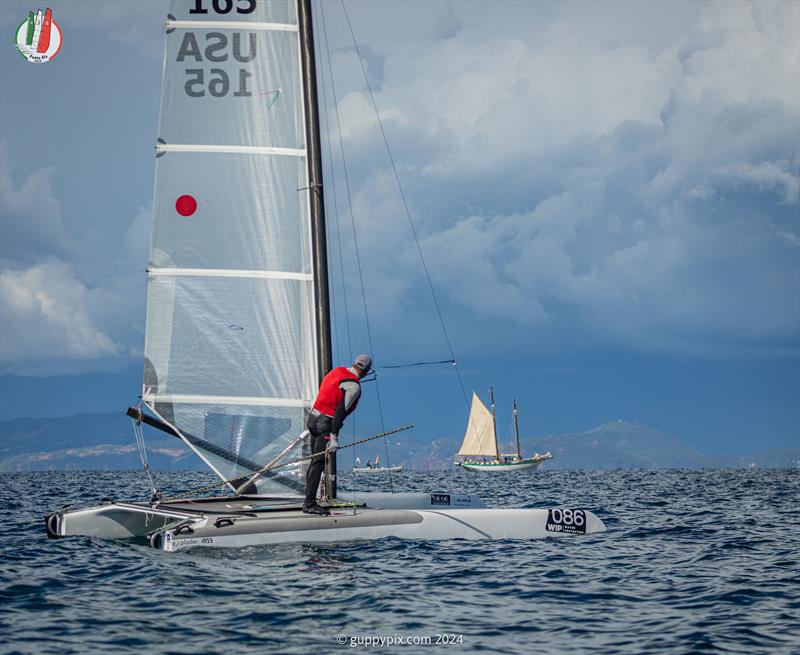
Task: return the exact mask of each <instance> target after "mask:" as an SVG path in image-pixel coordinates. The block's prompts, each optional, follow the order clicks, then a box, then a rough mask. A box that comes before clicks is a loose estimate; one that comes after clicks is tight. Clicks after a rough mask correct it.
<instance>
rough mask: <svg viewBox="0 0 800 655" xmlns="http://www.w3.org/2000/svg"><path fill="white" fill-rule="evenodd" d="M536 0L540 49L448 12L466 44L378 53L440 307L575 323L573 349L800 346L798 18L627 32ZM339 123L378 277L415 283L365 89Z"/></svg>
mask: <svg viewBox="0 0 800 655" xmlns="http://www.w3.org/2000/svg"><path fill="white" fill-rule="evenodd" d="M523 4H524V5H525V6H524V7H521V6H520V5H514V7H513V11H517V12H519V11H526V12H528V14H527V18H528V19H529V22H530V24H534V23H538V24H537V27H536V28H535V30H536V35H535V38H533V35H532V34H531V33H529V34H526V33H524V31H522V30H523V29H524V28H521V27H519V24H522V23H523V21H522V20H521V19H520V20H517V21H515V27H514V28H512V29H511V31H512V32H513V34H504V33H503V32H502V31H500V30H498V29H486V25H485V24H481V23H479V22H477V21H476V20H475V16H474V14H471V15H470V14H469V12H470V11H473V10H474V7H473V6H471V5H464V4H456V5H453V6H454V7H455V10H454V12H455V15H459V14H461V13H462V12H463V13H464V14H465V16H464V18H460V17H459V20H461V22H462V27H461V29H460V31H458V33H456V34H450V33H448V34H443V33H442V34H440V37H441V38H440V39H439V40H437V41H436V42H433V43H427V44H426V43H423V42H420V43H418V44H416V47H415V48H414V49H413V51H409V50H407V49H400V48H398V49H397V50H394V51H392V50H389V51H387V52H385V53H384V54H385V59H384V80H383V87H382V88H381V90H380V92H379V93H378V94H377V96H376V97H377V102H378V105H379V108H380V112H381V118H382V120H383V121H384V125H385V127H386V130H387V132H388V134H389V138H390V139H391V140H392V143H393V145H394V155H395V159H396V161H397V163H398V166H399V168H400V174H401V177H402V179H403V182H404V184H405V186H406V190H407V195H408V196H409V197H410V198H411V200H412V210H413V213H414V215H415V217H416V220H417V224H418V227H419V230H420V232H421V234H422V236H423V238H424V241H423V248H424V250H425V252H426V253H427V254H428V258H429V262H430V265H431V269H432V270H433V272H434V275H435V277H436V280H437V281H438V282H439V284H441V285H442V287H443V290H444V293H445V296H446V299H447V301H450V302H453V303H455V304H456V305H457V306H458V307H460V308H461V309H462V310H464V311H465V312H467V313H468V314H469V315H470V316H471V317H473V318H476V319H480V318H481V317H482V318H483V319H484V320H485V322H484V323H483V324H482V325H483V327H484V328H486V333H487V334H492V335H493V338H494V337H496V334H495V333H494V332H493V329H503V328H502V325H503V323H501V322H500V321H498V319H500V318H502V319H503V321H505V322H509V321H510V322H517V323H522V324H524V325H527V326H529V327H530V329H531V330H532V334H542V335H543V334H546V333H547V332H548V331H550V332H551V333H552V331H554V330H559V329H560V326H561V325H562V324H563V320H562V319H563V318H564V317H565V316H568V317H570V319H576V320H577V321H578V322H579V323H582V324H583V337H582V336H581V335H580V334H579V335H574V334H573V335H571V337H570V338H574V339H581V338H585V336H586V335H591V337H592V338H598V337H599V338H601V339H603V340H605V341H606V343H614V344H618V345H622V346H623V347H629V346H633V347H637V348H645V349H670V350H682V351H691V352H702V351H704V350H708V349H709V348H710V347H711V346H710V345H709V344H713V343H715V342H717V343H722V342H728V343H730V344H731V349H732V350H741V351H746V350H747V349H748V348H752V349H754V350H755V349H759V348H762V345H763V344H761V343H760V342H761V341H763V340H769V339H773V340H778V341H780V340H782V339H791V338H792V337H793V335H796V333H797V330H798V328H800V300H799V299H798V288H797V281H798V276H800V270H798V252H797V249H796V244H797V243H798V241H799V240H800V237H799V236H798V234H799V231H800V225H798V221H797V216H798V185H799V183H800V182H799V179H800V175H799V166H800V127H798V125H800V106H799V105H800V82H799V81H798V71H797V62H798V58H799V57H800V52H799V51H798V48H799V47H800V46H799V45H798V44H800V34H799V33H798V25H800V16H799V15H798V13H800V5H797V4H796V3H786V2H755V3H749V2H722V3H707V4H699V3H691V5H678V4H675V3H665V4H664V5H656V4H653V3H648V4H647V5H645V4H644V3H642V4H641V5H637V6H636V8H635V11H634V12H633V14H635V16H634V19H635V20H634V19H630V12H628V13H626V17H628V19H630V20H627V22H625V21H623V22H622V23H620V22H619V21H617V22H615V21H610V20H606V19H608V18H609V16H608V14H609V12H610V10H611V9H613V7H611V6H610V5H602V6H601V7H600V9H597V5H595V9H596V12H600V13H601V14H605V16H600V15H598V16H597V20H595V21H589V20H585V16H583V18H581V17H580V16H576V8H575V6H572V5H569V4H557V5H551V4H542V3H523ZM673 5H674V6H675V7H676V8H677V11H676V12H675V14H676V15H675V16H668V15H667V14H665V12H666V11H667V9H670V10H671V9H672V7H673ZM580 6H581V7H586V5H584V4H582V5H580ZM630 6H631V5H630V4H629V3H628V4H625V7H630ZM595 9H592V10H589V13H592V12H593V11H595ZM601 9H602V11H601ZM617 9H619V7H618V6H617ZM596 12H595V13H596ZM578 13H582V12H578ZM662 14H664V15H663V16H662ZM542 17H545V18H546V19H547V20H545V21H543V20H538V21H536V20H535V19H536V18H540V19H541V18H542ZM662 18H663V24H664V26H665V29H664V32H665V33H666V34H667V35H668V36H669V38H666V37H665V36H664V35H663V34H662V35H657V36H656V37H654V38H653V39H649V37H647V34H649V31H648V30H649V28H648V27H647V26H649V25H653V24H661V22H660V21H661V19H662ZM612 23H613V24H612ZM481 28H484V29H481ZM640 28H641V29H640ZM532 29H533V28H532ZM626 29H627V31H625V30H626ZM359 38H362V35H360V34H359ZM434 61H435V62H436V65H435V66H432V65H431V62H434ZM343 79H344V80H345V81H347V80H349V79H350V78H348V77H347V75H346V74H345V76H344V77H343ZM362 85H363V82H362ZM340 110H342V112H343V113H348V114H350V115H351V118H352V116H356V118H353V119H352V120H351V119H348V120H347V121H346V123H345V125H344V127H343V133H344V138H345V146H346V148H347V149H348V153H349V156H350V157H351V158H352V159H353V160H354V163H353V162H349V164H350V165H351V167H352V169H353V170H355V171H356V179H357V181H356V184H354V187H355V189H356V191H355V193H356V207H357V208H359V210H358V211H357V217H359V221H360V225H361V229H362V230H363V234H362V238H363V239H364V240H365V242H366V243H367V248H368V249H369V250H370V252H371V253H373V257H372V258H371V260H370V263H369V272H368V275H369V276H370V277H372V276H375V277H377V278H380V276H388V275H389V274H390V272H393V273H394V275H396V276H403V277H407V278H408V279H413V277H414V273H413V272H412V268H413V267H415V266H416V267H418V262H416V261H415V260H414V257H413V252H412V251H413V248H412V249H408V248H405V247H398V246H397V243H398V241H397V240H395V239H394V238H392V237H393V235H394V234H395V233H396V232H395V230H397V228H396V227H395V226H397V225H401V226H403V225H405V217H404V215H403V214H404V212H403V210H402V207H401V206H399V204H398V203H392V202H390V201H389V200H387V196H388V195H391V194H396V193H397V192H396V190H393V189H391V188H390V187H391V184H390V183H387V179H390V178H391V174H390V171H389V170H388V169H387V168H386V167H385V166H384V167H380V166H376V165H375V161H376V156H377V153H376V152H375V150H374V149H373V148H374V147H373V146H370V145H368V144H369V143H374V142H375V141H376V139H379V138H380V136H379V133H378V134H376V130H377V128H376V126H375V125H374V123H375V119H374V115H372V116H371V115H370V114H371V112H372V110H371V108H370V107H369V104H368V97H367V96H366V94H365V92H364V91H363V88H362V89H357V88H347V87H346V86H345V92H344V93H340ZM404 238H405V239H407V238H408V235H407V232H406V235H405V237H404ZM399 239H400V235H399V234H398V240H399ZM395 291H396V292H397V295H396V296H395V297H394V298H393V303H395V305H398V306H403V305H404V304H405V305H406V306H412V305H413V304H414V303H415V300H414V296H415V294H419V293H420V287H419V285H413V286H410V287H409V288H408V289H407V290H402V289H396V290H395ZM392 320H394V316H393V317H392ZM748 343H750V345H749V346H748V345H747V344H748ZM573 345H574V344H573Z"/></svg>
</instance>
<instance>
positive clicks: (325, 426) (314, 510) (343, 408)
mask: <svg viewBox="0 0 800 655" xmlns="http://www.w3.org/2000/svg"><path fill="white" fill-rule="evenodd" d="M371 369H372V358H371V357H370V356H369V355H359V356H358V357H356V358H355V359H354V360H353V365H352V366H350V367H345V366H337V367H336V368H334V369H333V370H332V371H331V372H330V373H328V374H327V375H326V376H325V378H324V379H323V380H322V384H321V385H320V386H319V393H318V394H317V399H316V400H315V401H314V407H313V408H312V410H311V414H310V415H309V417H308V425H307V427H308V431H309V432H310V433H311V452H312V453H322V451H323V450H324V451H325V452H327V453H331V454H332V453H335V452H336V449H337V448H338V447H339V441H338V437H339V430H341V428H342V424H343V423H344V420H345V418H347V417H348V416H349V415H350V414H352V413H353V411H354V410H355V408H356V405H358V400H359V398H361V383H360V380H361V378H363V377H364V376H365V375H367V373H369V372H370V370H371ZM326 442H327V443H326ZM324 468H325V456H324V455H323V454H320V455H319V456H317V457H313V458H312V459H311V463H310V464H309V466H308V471H306V498H305V502H304V503H303V512H304V513H305V514H320V515H322V516H324V515H326V514H330V511H329V510H328V509H327V508H326V507H322V506H320V504H319V503H318V502H317V487H319V479H320V477H322V469H324Z"/></svg>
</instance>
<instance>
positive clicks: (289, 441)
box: [45, 0, 605, 551]
mask: <svg viewBox="0 0 800 655" xmlns="http://www.w3.org/2000/svg"><path fill="white" fill-rule="evenodd" d="M317 10H318V11H324V7H323V5H322V4H320V5H318V7H317ZM323 18H324V15H323ZM165 41H166V46H165V55H164V67H163V81H162V101H161V113H160V121H159V136H158V139H157V142H156V180H155V191H154V202H153V223H152V235H151V247H150V261H149V266H148V270H147V275H148V291H147V321H146V330H145V349H144V350H145V352H144V355H145V357H144V376H143V384H142V392H141V403H140V405H138V406H137V407H134V408H130V409H129V410H128V414H129V415H130V416H131V418H132V419H133V421H134V429H135V433H136V438H137V443H138V444H139V447H140V453H141V455H142V461H143V463H144V465H145V470H146V471H147V472H148V475H151V474H150V471H149V467H148V465H147V459H146V449H145V444H144V436H143V432H142V430H143V426H150V427H152V428H155V429H157V430H160V431H163V432H165V433H167V434H170V435H172V436H174V437H176V438H178V439H181V440H182V441H183V442H184V443H185V444H186V445H187V446H188V447H189V448H191V449H192V450H193V451H194V452H195V453H196V454H197V456H198V457H200V458H201V459H202V460H203V461H204V462H205V463H206V465H208V467H209V469H211V471H213V472H214V473H215V474H216V476H218V477H219V478H220V480H221V482H220V483H215V484H214V485H210V486H209V487H206V488H204V489H201V490H195V492H187V493H186V494H182V495H181V496H179V497H174V498H164V497H163V495H162V494H161V493H159V492H158V491H157V490H156V484H155V482H154V481H153V477H152V475H151V477H150V479H151V487H152V495H151V497H150V499H149V500H147V501H140V502H124V501H117V500H106V501H104V502H103V503H102V504H100V505H98V506H95V507H88V508H83V509H81V508H76V507H73V506H68V507H65V508H62V509H60V510H58V511H55V512H52V513H50V514H48V515H47V516H46V517H45V526H46V529H47V533H48V535H49V536H51V537H66V536H71V535H87V536H94V537H101V538H109V539H131V538H133V539H140V540H145V541H146V543H148V544H150V545H151V546H152V547H154V548H158V549H162V550H166V551H175V550H180V549H183V548H187V547H240V546H248V545H258V544H273V543H282V542H339V541H350V540H360V539H379V538H384V537H398V538H405V539H455V538H465V539H487V538H492V539H503V538H515V539H529V538H537V537H546V536H563V535H571V534H588V533H594V532H602V531H604V530H605V526H604V525H603V522H602V521H601V520H600V519H599V518H598V517H597V516H595V515H594V514H593V513H592V512H591V511H588V510H583V509H569V508H567V509H565V508H552V509H494V508H489V507H487V506H486V505H485V504H484V503H483V501H481V500H480V499H479V498H477V497H475V496H473V495H471V494H465V493H456V492H453V491H450V490H440V489H437V490H432V491H428V492H424V493H423V492H418V493H378V492H373V493H364V492H360V493H358V494H355V495H354V496H353V501H352V502H348V503H345V502H342V500H341V499H338V498H337V489H336V457H335V455H334V456H331V457H329V458H328V461H327V464H326V473H325V476H324V491H325V494H326V495H327V498H328V499H329V503H330V504H331V510H332V511H331V514H330V515H329V516H314V515H306V514H303V513H302V512H301V504H302V495H303V491H304V484H303V480H304V465H305V463H307V461H308V458H309V456H310V455H312V454H313V453H309V452H308V445H307V443H308V440H307V439H305V438H304V437H305V434H307V433H305V432H304V429H305V423H306V418H307V415H308V411H309V408H310V407H311V405H312V402H313V399H314V395H315V392H316V389H317V385H318V384H319V382H320V380H321V377H322V376H323V375H324V374H325V373H326V372H327V371H329V370H330V369H331V366H332V349H331V320H330V310H329V289H328V263H327V254H326V247H327V246H326V244H327V241H326V226H325V212H324V202H323V193H322V163H321V156H320V153H321V147H320V127H319V125H320V124H319V113H318V102H317V82H316V79H317V78H316V70H315V53H314V38H313V32H312V7H311V0H237V1H235V2H231V1H229V2H216V1H214V2H211V0H172V2H171V5H170V10H169V14H168V16H167V20H166V23H165ZM220 486H222V488H224V490H225V493H219V492H218V493H217V494H216V495H211V496H208V495H206V496H202V495H201V496H197V494H198V493H200V494H202V492H205V493H208V490H209V489H210V488H212V487H213V488H217V487H220ZM348 495H350V494H348Z"/></svg>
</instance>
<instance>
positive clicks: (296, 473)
mask: <svg viewBox="0 0 800 655" xmlns="http://www.w3.org/2000/svg"><path fill="white" fill-rule="evenodd" d="M252 4H253V7H254V9H253V11H252V12H251V13H249V14H246V13H244V12H242V11H238V10H237V9H235V7H236V5H232V6H233V7H234V9H231V10H229V11H228V12H227V13H225V12H224V11H223V10H224V9H225V8H226V7H228V6H227V5H225V4H219V3H206V7H205V9H206V11H203V12H201V11H199V10H198V7H199V5H198V3H197V2H196V1H195V0H172V2H171V4H170V9H169V18H168V21H167V23H166V34H165V44H166V45H165V60H164V74H163V81H162V98H161V100H162V101H161V114H160V119H159V133H158V142H157V146H156V155H157V158H156V182H155V192H154V200H153V228H152V234H151V247H150V262H149V266H148V298H147V326H146V334H145V371H144V381H143V393H142V397H143V400H144V402H145V403H146V404H147V406H148V407H150V408H151V409H152V410H153V412H154V413H155V414H156V415H157V416H159V417H160V418H161V419H162V420H164V422H165V423H167V424H169V425H171V426H173V427H174V428H175V430H176V432H177V433H178V434H179V435H182V438H183V439H184V441H186V442H187V443H188V444H189V445H190V447H191V448H192V449H193V450H194V451H195V452H197V453H198V455H199V456H200V457H201V458H202V459H203V460H204V461H205V462H206V463H207V464H208V465H209V467H210V468H211V469H212V470H213V471H214V472H215V473H216V474H217V475H218V476H219V477H221V478H222V479H223V480H234V479H236V478H240V477H242V476H250V475H252V473H253V466H254V465H256V466H257V467H261V466H263V465H264V464H265V463H266V462H268V461H270V460H271V459H272V458H273V457H275V456H276V455H278V454H279V453H281V452H282V451H283V450H285V449H286V448H287V447H288V446H290V445H291V444H292V443H293V441H294V440H295V439H296V437H297V435H299V434H300V433H302V432H303V430H304V428H305V419H306V416H307V410H308V407H309V406H310V400H309V399H310V398H312V397H313V395H314V392H315V390H316V383H317V379H318V370H317V359H316V355H317V350H318V344H317V341H318V338H317V335H316V328H315V305H314V293H315V286H316V284H317V280H316V279H315V269H314V259H313V253H312V237H311V215H310V204H311V203H310V193H311V190H310V188H309V187H310V184H309V181H308V180H309V178H308V152H307V148H306V145H307V144H306V138H307V137H306V126H305V113H304V107H303V82H302V77H301V62H300V42H299V39H300V33H299V23H298V17H297V6H296V1H295V0H259V2H258V3H252ZM228 9H230V7H228ZM229 19H230V20H229ZM298 450H299V449H298ZM297 454H299V452H298V453H297ZM293 456H295V453H290V454H289V459H291V458H292V457H293ZM281 479H283V480H284V481H285V482H284V484H283V486H281ZM301 482H302V478H301V477H300V467H294V468H292V467H287V468H286V470H282V471H281V472H280V474H276V475H271V476H266V477H265V478H264V479H263V480H261V481H259V490H260V491H264V492H273V491H274V492H286V491H296V490H297V488H298V484H301Z"/></svg>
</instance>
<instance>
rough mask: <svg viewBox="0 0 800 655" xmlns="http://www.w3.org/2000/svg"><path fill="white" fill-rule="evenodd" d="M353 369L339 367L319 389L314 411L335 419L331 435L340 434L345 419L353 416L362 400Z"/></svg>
mask: <svg viewBox="0 0 800 655" xmlns="http://www.w3.org/2000/svg"><path fill="white" fill-rule="evenodd" d="M359 380H360V378H359V377H358V374H357V373H356V372H355V370H354V369H352V368H347V367H345V366H338V367H336V368H335V369H333V370H332V371H331V372H330V373H328V374H327V375H326V376H325V377H324V379H323V380H322V384H321V385H320V387H319V393H318V394H317V399H316V400H315V401H314V409H315V410H317V411H318V412H319V413H320V414H325V416H329V417H331V418H332V419H333V421H332V425H331V434H339V430H340V429H341V427H342V423H344V419H345V418H346V417H347V416H349V415H350V414H352V412H353V411H354V410H355V408H356V406H357V405H358V401H359V399H360V398H361V384H360V382H359Z"/></svg>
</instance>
